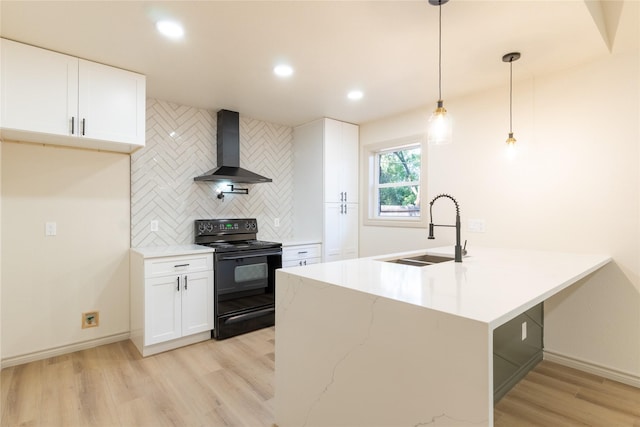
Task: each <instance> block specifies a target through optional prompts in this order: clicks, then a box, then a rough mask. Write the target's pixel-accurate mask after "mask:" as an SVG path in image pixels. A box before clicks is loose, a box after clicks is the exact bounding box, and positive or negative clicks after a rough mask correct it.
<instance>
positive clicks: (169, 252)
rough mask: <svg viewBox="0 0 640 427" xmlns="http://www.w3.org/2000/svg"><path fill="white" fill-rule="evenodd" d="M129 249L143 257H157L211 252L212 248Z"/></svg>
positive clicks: (172, 246)
mask: <svg viewBox="0 0 640 427" xmlns="http://www.w3.org/2000/svg"><path fill="white" fill-rule="evenodd" d="M131 250H132V251H133V252H136V253H138V254H140V255H142V257H143V258H159V257H166V256H181V255H192V254H202V253H208V252H213V249H212V248H210V247H207V246H202V245H170V246H148V247H142V248H131Z"/></svg>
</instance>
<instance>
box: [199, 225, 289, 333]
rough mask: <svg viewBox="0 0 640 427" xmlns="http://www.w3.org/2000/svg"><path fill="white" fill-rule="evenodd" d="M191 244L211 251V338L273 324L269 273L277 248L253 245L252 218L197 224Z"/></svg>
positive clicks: (278, 259)
mask: <svg viewBox="0 0 640 427" xmlns="http://www.w3.org/2000/svg"><path fill="white" fill-rule="evenodd" d="M194 227H195V228H194V234H195V243H196V244H198V245H204V246H208V247H210V248H213V249H214V254H213V259H214V261H213V269H214V273H213V274H214V293H213V294H214V301H213V303H214V316H215V326H214V330H213V332H212V336H213V338H216V339H223V338H228V337H231V336H234V335H239V334H242V333H245V332H249V331H253V330H256V329H260V328H264V327H267V326H273V325H274V324H275V270H276V269H278V268H280V267H282V244H281V243H277V242H268V241H264V240H257V238H256V237H257V234H258V222H257V221H256V219H255V218H240V219H198V220H196V221H195V224H194Z"/></svg>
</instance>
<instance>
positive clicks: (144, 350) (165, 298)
mask: <svg viewBox="0 0 640 427" xmlns="http://www.w3.org/2000/svg"><path fill="white" fill-rule="evenodd" d="M213 314H214V313H213V254H211V253H206V254H198V255H184V256H172V257H157V258H149V259H144V258H143V256H141V255H139V254H138V255H136V254H135V253H134V252H132V256H131V340H132V341H133V343H134V344H135V345H136V347H137V348H138V350H139V351H140V353H141V354H142V355H143V356H148V355H151V354H155V353H159V352H161V351H166V350H170V349H173V348H177V347H180V346H183V345H187V344H192V343H194V342H198V341H203V340H205V339H210V338H211V330H212V329H213V326H214V323H213Z"/></svg>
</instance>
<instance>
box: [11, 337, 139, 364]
mask: <svg viewBox="0 0 640 427" xmlns="http://www.w3.org/2000/svg"><path fill="white" fill-rule="evenodd" d="M128 339H129V332H124V333H121V334H115V335H110V336H108V337H103V338H97V339H94V340H89V341H83V342H79V343H75V344H69V345H65V346H61V347H56V348H52V349H48V350H42V351H36V352H33V353H28V354H23V355H20V356H14V357H7V358H5V359H2V362H1V363H0V367H2V368H8V367H9V366H16V365H22V364H23V363H29V362H35V361H36V360H42V359H47V358H49V357H55V356H61V355H63V354H67V353H73V352H74V351H80V350H86V349H88V348H93V347H98V346H100V345H105V344H111V343H114V342H118V341H124V340H128Z"/></svg>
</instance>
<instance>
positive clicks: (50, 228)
mask: <svg viewBox="0 0 640 427" xmlns="http://www.w3.org/2000/svg"><path fill="white" fill-rule="evenodd" d="M57 233H58V225H57V224H56V223H55V222H46V223H45V224H44V235H45V236H55V235H56V234H57Z"/></svg>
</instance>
